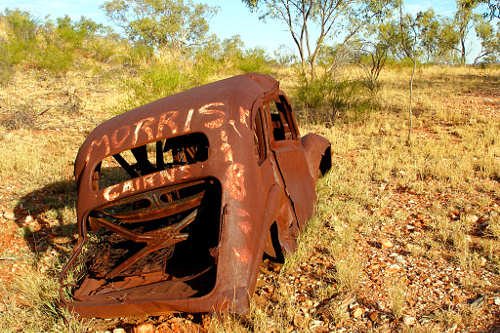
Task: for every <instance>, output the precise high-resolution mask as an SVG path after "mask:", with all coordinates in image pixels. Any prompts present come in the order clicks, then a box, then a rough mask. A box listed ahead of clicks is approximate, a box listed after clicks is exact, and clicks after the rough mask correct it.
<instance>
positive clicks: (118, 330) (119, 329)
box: [113, 327, 127, 333]
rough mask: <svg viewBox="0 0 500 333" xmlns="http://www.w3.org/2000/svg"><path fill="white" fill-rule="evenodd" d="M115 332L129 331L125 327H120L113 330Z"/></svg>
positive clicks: (124, 332)
mask: <svg viewBox="0 0 500 333" xmlns="http://www.w3.org/2000/svg"><path fill="white" fill-rule="evenodd" d="M113 333H127V332H126V331H125V329H123V328H121V327H118V328H115V329H114V330H113Z"/></svg>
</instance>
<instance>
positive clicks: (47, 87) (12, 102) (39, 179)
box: [0, 66, 500, 332]
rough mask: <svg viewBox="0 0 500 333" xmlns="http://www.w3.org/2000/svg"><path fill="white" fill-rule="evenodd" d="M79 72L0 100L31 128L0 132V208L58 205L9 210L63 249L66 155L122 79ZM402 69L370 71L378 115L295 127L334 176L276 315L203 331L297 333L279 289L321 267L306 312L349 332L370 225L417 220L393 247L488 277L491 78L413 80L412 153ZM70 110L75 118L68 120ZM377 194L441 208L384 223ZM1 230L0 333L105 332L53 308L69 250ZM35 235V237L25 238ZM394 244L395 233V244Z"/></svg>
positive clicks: (497, 164) (495, 258)
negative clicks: (35, 249) (317, 148)
mask: <svg viewBox="0 0 500 333" xmlns="http://www.w3.org/2000/svg"><path fill="white" fill-rule="evenodd" d="M90 67H92V66H89V69H88V71H86V72H84V73H81V72H78V73H76V72H69V73H68V75H67V76H66V77H65V78H54V77H50V76H49V75H47V74H45V73H38V72H33V71H25V72H18V73H17V74H16V76H15V78H14V81H13V82H12V83H10V84H9V85H8V86H7V87H2V88H1V89H0V106H1V108H0V112H1V116H2V119H6V117H7V116H8V115H9V114H10V113H9V112H11V111H19V110H28V109H29V111H30V112H31V114H32V115H33V114H34V117H35V124H36V125H34V126H31V127H28V128H25V129H17V130H9V131H7V129H6V127H5V125H4V127H3V128H1V127H0V133H1V134H0V156H1V157H2V158H1V159H0V192H2V193H3V195H2V196H1V197H0V205H1V206H0V209H2V210H3V211H8V210H12V209H15V208H16V209H19V207H20V205H22V204H24V205H25V206H28V203H29V202H30V199H29V195H30V194H33V193H39V192H40V193H45V192H43V191H45V190H47V189H48V190H50V191H52V192H54V193H57V194H58V195H60V197H61V199H60V200H59V202H58V201H57V199H54V198H52V199H51V200H55V202H54V201H51V200H48V201H45V202H44V204H45V206H48V207H44V208H40V207H38V206H36V205H33V206H32V207H31V208H29V209H28V211H26V207H21V210H22V211H23V212H24V214H26V215H30V214H31V215H34V216H35V217H37V215H36V214H38V213H39V211H40V210H43V212H44V213H45V215H43V216H44V218H45V217H46V216H48V218H49V219H50V220H51V221H59V222H61V221H63V222H64V223H62V224H63V225H65V226H70V227H72V228H73V229H71V228H70V229H66V235H65V236H68V237H70V238H71V237H73V234H74V233H75V230H74V227H73V225H72V224H73V223H74V222H75V221H74V216H75V211H74V195H72V196H68V197H70V198H69V199H68V198H65V196H64V194H65V193H64V191H74V187H73V185H72V167H73V161H74V158H75V156H76V152H77V150H78V148H79V146H80V144H81V143H82V142H83V140H84V139H85V137H86V135H87V134H88V133H89V132H90V131H91V130H92V128H94V127H95V126H96V125H98V124H99V123H100V122H102V121H103V120H104V119H107V118H109V117H111V116H112V115H113V114H114V112H115V108H116V107H117V106H118V105H119V103H120V101H121V100H122V99H123V98H124V97H125V96H124V95H123V94H122V93H121V91H120V85H119V75H117V76H114V74H113V73H118V74H120V75H121V74H122V73H123V72H122V71H118V70H116V68H112V67H108V68H105V67H101V68H100V69H99V70H96V69H95V68H90ZM113 71H114V72H113ZM409 71H410V69H408V68H390V69H386V70H385V71H383V72H382V75H381V78H380V82H381V90H380V94H379V99H380V109H379V110H376V111H373V112H371V113H366V114H364V115H363V116H362V117H357V118H349V114H350V113H349V112H353V111H348V112H347V113H346V115H345V117H346V118H345V119H347V120H345V119H344V120H342V119H341V120H340V121H338V122H337V123H336V124H335V125H334V126H332V127H328V128H327V127H325V126H323V125H317V124H304V123H303V124H301V130H302V132H303V133H302V134H305V133H307V132H316V133H318V134H321V135H324V136H325V137H327V138H328V139H329V140H330V142H331V144H332V153H333V157H332V161H333V165H332V170H331V172H330V173H329V174H328V175H327V176H326V177H325V178H323V179H322V180H321V181H320V183H319V184H318V188H317V193H318V204H317V213H316V215H315V217H314V218H313V219H312V221H311V223H310V226H309V227H308V228H307V230H306V231H305V233H304V234H302V235H301V238H300V240H301V241H300V246H299V249H298V251H297V252H296V253H295V254H294V255H293V256H292V257H290V258H287V261H286V263H285V264H284V266H283V268H282V269H281V271H280V273H279V276H278V278H277V280H276V285H277V286H280V288H278V291H277V293H278V294H277V297H278V304H279V305H278V306H274V307H273V308H272V309H271V308H270V307H269V304H262V303H255V304H253V305H252V310H251V312H250V314H249V315H247V316H246V317H240V316H235V315H222V316H209V317H207V318H206V320H205V325H204V327H205V329H207V330H208V331H210V332H247V331H255V332H268V331H276V332H285V331H286V332H288V331H290V330H294V329H296V330H297V329H298V328H297V327H298V325H299V324H298V323H297V322H298V321H299V320H298V319H297V317H296V313H297V311H298V307H300V305H298V303H297V300H296V296H295V295H296V292H297V290H295V289H294V286H289V285H287V284H286V283H285V282H286V281H287V279H288V277H289V276H290V275H292V274H294V273H296V272H298V271H299V269H300V267H302V266H304V265H306V264H307V263H308V262H312V261H325V262H327V261H331V262H332V263H333V264H334V265H335V267H336V270H335V271H327V272H326V273H325V274H326V275H325V277H324V281H323V282H324V283H323V284H321V285H320V286H318V288H317V293H316V295H315V297H316V298H315V300H316V301H318V302H324V303H325V304H330V305H329V306H328V307H325V309H326V310H324V311H326V312H325V313H328V316H330V317H329V318H331V323H333V324H332V325H333V326H332V327H333V328H340V327H346V328H347V330H350V327H349V326H345V325H349V323H351V321H350V319H349V318H350V317H349V314H348V313H347V312H346V310H345V309H344V308H342V305H341V303H342V297H344V295H349V294H350V293H362V292H363V281H364V280H365V279H366V272H365V270H364V267H365V266H366V265H365V266H363V265H362V262H363V260H367V259H366V257H364V256H363V253H362V252H360V250H359V246H360V242H361V241H360V239H361V238H362V237H368V236H369V237H372V238H373V239H379V238H380V237H383V236H384V233H385V231H384V230H385V229H381V228H380V225H381V224H384V225H385V226H388V227H390V226H392V225H396V224H398V223H400V221H405V220H407V219H408V218H409V217H410V216H411V215H412V214H421V215H425V216H426V218H427V217H428V222H427V226H428V228H427V229H426V230H427V231H426V232H425V233H423V234H422V235H421V237H420V238H419V240H418V241H417V242H415V243H408V244H406V245H405V246H406V247H405V249H406V251H407V252H408V253H410V255H411V256H412V257H414V258H426V259H429V260H433V259H437V258H442V257H443V256H445V255H446V256H447V258H448V257H450V256H451V258H453V260H452V264H453V265H454V267H461V268H462V269H471V270H473V269H476V268H481V269H483V268H484V269H487V270H488V271H490V272H493V273H494V274H495V275H496V276H497V278H498V277H499V274H500V254H499V252H500V222H499V221H500V217H499V216H500V214H498V213H499V212H500V208H499V207H498V204H500V202H498V197H500V187H499V184H498V182H499V181H500V161H499V159H500V136H499V131H498V129H499V126H500V90H499V88H498V87H499V80H500V70H498V69H494V68H492V69H474V68H462V67H453V68H451V67H429V68H421V69H419V71H418V73H417V77H416V81H415V87H414V89H415V90H414V97H415V100H414V116H415V118H414V130H413V134H412V143H411V145H407V144H406V137H407V131H408V124H409V120H408V115H407V107H408V80H409ZM96 73H98V74H96ZM274 74H275V76H276V77H277V78H278V79H279V80H282V81H283V83H282V85H281V87H282V89H283V90H285V91H286V92H287V93H289V94H291V93H290V91H292V90H293V87H294V84H295V83H296V81H295V79H294V75H293V70H292V69H283V70H277V72H276V73H274ZM76 97H77V98H76ZM78 103H79V104H78ZM76 104H78V105H77V106H75V105H76ZM71 106H74V107H76V108H77V110H74V109H73V111H71ZM47 108H49V109H48V110H47V111H45V110H46V109H47ZM298 111H299V110H298ZM353 119H354V120H353ZM61 186H62V189H61ZM388 188H393V189H404V191H409V192H410V193H412V194H415V196H418V197H419V198H424V200H428V201H432V200H433V199H434V198H442V197H443V196H445V195H446V196H448V197H447V199H446V200H445V201H446V205H444V206H443V205H442V204H441V203H440V202H436V203H435V204H434V205H433V204H429V205H427V206H425V208H423V207H420V208H418V209H417V211H407V210H396V209H394V211H393V212H392V213H391V214H383V213H381V212H383V211H384V209H386V208H387V207H389V206H390V205H394V202H393V199H391V198H392V197H391V196H390V195H389V192H388V190H387V189H388ZM27 198H28V199H27ZM61 200H62V202H60V201H61ZM30 209H33V211H30ZM457 214H458V215H457ZM485 214H488V216H489V224H488V226H487V228H486V230H485V233H484V234H481V235H479V236H478V235H476V234H475V233H474V232H475V231H476V229H477V223H476V222H477V220H478V219H481V218H482V217H483V216H484V215H485ZM450 216H456V218H451V219H450ZM0 219H1V217H0ZM2 223H3V224H5V225H6V226H7V227H8V228H6V229H5V230H4V231H2V232H0V240H4V239H13V240H14V241H9V242H10V243H8V244H4V247H5V250H4V255H3V256H4V257H16V258H17V259H16V261H12V262H10V261H0V276H1V277H2V279H0V290H1V291H2V292H1V293H0V312H1V315H0V331H2V330H3V331H9V332H10V331H47V332H61V331H67V332H85V331H93V330H96V329H97V328H99V329H101V328H102V327H103V325H104V326H105V324H103V322H98V321H92V320H84V321H79V320H77V319H75V318H73V317H72V316H71V315H69V314H67V313H65V312H64V311H63V310H62V309H60V308H59V307H58V305H57V294H56V289H57V285H56V283H54V282H55V280H56V277H57V271H58V270H59V269H60V267H61V264H62V262H64V260H66V257H67V253H66V252H65V251H67V250H69V248H68V246H66V247H65V246H60V247H53V248H52V249H50V248H49V250H45V251H44V252H41V253H35V254H34V255H30V252H29V251H27V250H26V248H24V249H23V247H22V241H24V240H25V239H29V237H28V238H26V235H25V234H24V233H25V232H27V231H26V230H25V229H22V228H21V227H20V224H19V223H18V221H16V222H15V221H11V220H6V219H3V220H2ZM3 224H2V225H3ZM55 225H57V223H56V224H55ZM59 227H61V225H59ZM19 229H22V231H19ZM38 231H39V226H37V225H35V226H31V227H30V229H29V230H28V232H32V233H33V232H35V233H36V232H38ZM398 232H400V231H394V234H395V235H396V236H398V234H397V233H398ZM15 240H17V241H15ZM11 244H18V245H16V246H11ZM9 246H11V247H10V248H9ZM319 250H321V251H319ZM318 251H319V252H318ZM26 255H28V257H25V256H26ZM26 258H27V259H26ZM47 258H48V259H47ZM41 281H44V283H40V282H41ZM332 281H335V283H333V282H332ZM389 282H391V281H389ZM392 282H394V281H392ZM394 283H396V284H394ZM394 283H386V284H384V285H382V286H381V288H382V289H384V288H385V289H384V290H385V293H386V294H387V293H388V294H389V295H390V297H391V302H392V307H393V311H394V317H396V318H398V319H399V318H401V316H403V314H404V312H405V311H416V310H415V309H412V308H411V307H409V306H408V304H406V303H405V302H407V299H406V298H405V297H404V296H402V294H401V293H402V291H401V289H402V288H401V286H400V285H399V284H397V281H396V282H394ZM481 283H482V282H481V281H478V280H475V279H473V278H471V279H469V280H464V281H463V284H464V285H468V286H469V288H471V289H474V288H481V286H482V284H481ZM497 287H500V286H497ZM373 301H374V302H376V301H377V300H373ZM328 302H329V303H328ZM2 304H3V306H2ZM461 309H462V310H457V309H448V310H439V311H436V312H435V313H434V314H433V315H432V316H429V317H428V318H427V321H428V322H429V325H427V326H422V327H420V328H419V329H415V330H414V331H422V332H423V331H439V330H441V329H443V328H445V327H448V326H447V325H448V324H449V323H450V322H451V323H464V322H466V321H470V322H473V321H474V320H476V319H477V318H479V317H478V316H479V314H478V313H476V312H474V311H472V310H470V311H469V310H467V309H468V308H465V307H464V308H461ZM65 319H69V322H68V321H65ZM317 320H320V314H319V313H315V312H310V315H308V317H303V318H301V319H300V327H301V330H305V331H313V326H314V325H317V323H316V321H317ZM249 323H250V324H249ZM351 328H352V327H351ZM400 328H401V329H403V328H402V326H400ZM404 329H406V328H404Z"/></svg>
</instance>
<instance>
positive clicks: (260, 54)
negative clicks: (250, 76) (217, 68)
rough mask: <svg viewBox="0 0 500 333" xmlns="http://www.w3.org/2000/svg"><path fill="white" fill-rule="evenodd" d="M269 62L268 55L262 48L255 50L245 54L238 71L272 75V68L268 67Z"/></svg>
mask: <svg viewBox="0 0 500 333" xmlns="http://www.w3.org/2000/svg"><path fill="white" fill-rule="evenodd" d="M268 63H269V61H268V59H267V57H266V53H265V51H264V50H263V49H261V48H258V47H256V48H253V49H249V50H246V51H245V52H243V55H242V57H241V59H240V61H239V64H238V69H239V70H241V71H242V72H243V73H245V74H246V73H262V74H269V73H271V68H270V67H269V65H268Z"/></svg>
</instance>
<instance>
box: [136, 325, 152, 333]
mask: <svg viewBox="0 0 500 333" xmlns="http://www.w3.org/2000/svg"><path fill="white" fill-rule="evenodd" d="M154 331H155V326H154V325H153V324H141V325H139V326H136V327H134V333H154Z"/></svg>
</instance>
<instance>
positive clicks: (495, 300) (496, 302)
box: [493, 296, 500, 305]
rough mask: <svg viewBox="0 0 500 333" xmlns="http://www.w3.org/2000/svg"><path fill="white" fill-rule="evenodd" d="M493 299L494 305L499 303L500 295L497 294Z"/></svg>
mask: <svg viewBox="0 0 500 333" xmlns="http://www.w3.org/2000/svg"><path fill="white" fill-rule="evenodd" d="M493 301H494V302H495V305H500V297H499V296H497V297H495V298H494V299H493Z"/></svg>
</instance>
